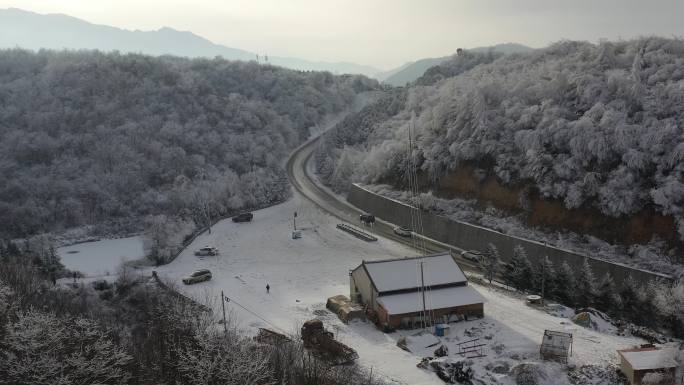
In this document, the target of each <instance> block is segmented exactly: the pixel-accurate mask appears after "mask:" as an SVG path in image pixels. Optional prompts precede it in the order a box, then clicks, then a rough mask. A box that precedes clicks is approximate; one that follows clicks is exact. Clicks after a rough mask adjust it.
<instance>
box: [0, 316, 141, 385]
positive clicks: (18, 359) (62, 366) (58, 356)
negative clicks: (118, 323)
mask: <svg viewBox="0 0 684 385" xmlns="http://www.w3.org/2000/svg"><path fill="white" fill-rule="evenodd" d="M130 362H131V357H130V356H129V355H128V354H126V353H125V352H124V351H123V350H122V349H121V348H120V347H118V346H116V345H115V344H114V343H113V342H112V341H111V340H110V339H109V337H108V336H107V334H106V332H105V331H104V330H102V329H101V328H100V327H99V326H98V325H96V324H95V323H94V322H93V321H91V320H88V319H85V318H57V317H55V316H54V315H51V314H46V313H40V312H36V311H29V312H26V313H20V314H19V315H18V317H17V320H16V322H13V323H12V324H11V325H8V327H7V328H6V332H5V335H4V338H3V339H2V341H0V384H13V385H22V384H25V385H29V384H48V383H57V384H58V383H64V384H79V383H82V384H85V383H88V384H95V383H97V384H127V383H128V380H129V379H130V378H131V373H130V372H129V364H130Z"/></svg>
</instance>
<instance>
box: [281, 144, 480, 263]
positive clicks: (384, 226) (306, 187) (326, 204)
mask: <svg viewBox="0 0 684 385" xmlns="http://www.w3.org/2000/svg"><path fill="white" fill-rule="evenodd" d="M319 138H320V137H317V138H314V139H311V140H309V141H307V142H306V143H304V144H303V145H301V146H300V147H299V148H297V149H296V150H295V151H294V152H292V154H291V155H290V158H289V159H288V160H287V165H286V168H287V175H288V179H289V180H290V183H291V184H292V186H293V187H294V188H295V190H297V192H298V193H299V194H301V195H302V196H303V197H305V198H306V199H308V200H310V201H311V202H313V203H314V204H315V205H317V206H318V207H320V208H321V209H322V210H324V211H326V212H328V213H329V214H331V215H332V216H334V217H336V218H338V219H339V220H341V221H343V222H347V223H349V224H351V225H355V226H357V227H359V226H361V223H360V222H359V215H360V214H364V212H363V211H361V210H359V209H358V208H356V207H355V206H353V205H351V204H350V203H348V202H346V201H344V200H342V199H340V198H339V197H337V196H336V195H334V194H333V193H331V192H330V191H329V190H327V189H326V188H324V187H322V186H320V185H319V184H317V183H316V181H315V180H314V178H313V177H312V175H310V171H309V170H310V169H309V167H308V166H309V162H310V161H311V158H312V157H313V154H314V150H315V149H316V146H317V144H318V140H319ZM394 227H395V225H394V224H392V223H389V222H385V221H383V220H382V219H379V218H377V219H376V222H375V225H374V226H373V227H372V228H369V227H363V230H364V231H367V232H370V233H372V234H373V235H378V236H381V237H384V238H388V239H391V240H394V241H396V242H400V243H403V244H405V245H407V246H409V247H413V248H415V249H417V250H418V251H420V250H421V249H422V247H423V242H424V247H425V252H426V253H428V254H431V253H438V252H443V251H448V250H451V251H453V252H454V253H453V254H454V255H455V256H456V257H457V259H458V261H459V264H460V265H461V266H462V267H463V268H465V269H467V270H477V266H476V265H475V264H474V263H473V262H471V261H468V260H465V259H462V258H460V254H459V253H460V252H461V251H463V250H462V249H459V248H457V247H454V246H451V245H447V244H444V243H441V242H438V241H435V240H433V239H430V238H427V237H422V236H418V237H419V239H418V240H416V242H415V244H414V241H413V239H411V238H408V237H401V236H399V235H397V234H395V233H394V231H393V229H394ZM420 239H422V242H421V241H420Z"/></svg>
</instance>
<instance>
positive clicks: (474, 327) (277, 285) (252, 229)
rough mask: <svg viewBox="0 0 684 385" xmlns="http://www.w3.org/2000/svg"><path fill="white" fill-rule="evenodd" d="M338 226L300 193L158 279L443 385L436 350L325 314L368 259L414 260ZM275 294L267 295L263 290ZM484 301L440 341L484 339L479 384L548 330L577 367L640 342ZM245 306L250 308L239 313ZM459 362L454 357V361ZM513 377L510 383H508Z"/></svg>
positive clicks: (528, 353) (489, 294)
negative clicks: (409, 348) (201, 272)
mask: <svg viewBox="0 0 684 385" xmlns="http://www.w3.org/2000/svg"><path fill="white" fill-rule="evenodd" d="M295 211H296V212H297V213H298V217H297V226H298V229H300V230H302V234H303V237H302V239H298V240H293V239H291V231H292V215H293V213H294V212H295ZM336 223H337V222H336V221H335V219H334V218H332V217H331V216H329V215H327V214H325V213H324V212H322V211H321V210H319V209H318V208H317V207H315V206H313V205H312V204H311V203H309V201H307V200H305V199H303V198H300V197H299V196H295V197H294V198H292V199H291V200H289V201H287V202H285V203H283V204H280V205H277V206H274V207H270V208H267V209H264V210H260V211H257V212H255V213H254V220H253V221H252V222H251V223H239V224H236V223H232V222H231V221H230V220H224V221H221V222H219V223H218V224H216V225H215V226H214V227H213V228H212V233H211V234H208V233H205V234H203V235H201V236H200V237H198V239H197V240H195V242H194V243H193V244H192V245H191V246H190V247H189V248H188V249H186V250H185V251H184V252H183V253H181V255H180V256H179V257H178V258H177V259H176V260H175V261H173V262H172V263H171V264H169V265H166V266H162V267H159V268H157V272H158V273H159V275H160V276H161V277H164V278H166V279H168V280H170V281H172V282H174V283H176V284H177V286H178V289H179V290H180V291H181V292H183V293H184V294H187V295H190V296H193V297H195V298H197V299H198V300H200V301H203V300H205V299H206V298H207V297H209V298H213V299H214V303H215V305H214V306H215V308H216V311H217V314H220V311H221V304H220V301H219V300H218V298H220V292H221V290H223V291H224V293H225V295H226V296H228V297H229V298H231V302H228V303H226V305H227V310H228V311H229V312H230V313H231V315H232V316H233V317H234V318H236V319H237V321H238V322H239V324H240V326H241V327H243V328H244V329H246V330H247V331H252V332H253V331H254V328H255V327H268V328H272V329H280V330H282V331H285V332H293V331H295V330H296V328H297V327H298V325H301V322H302V321H304V320H307V319H310V318H314V317H318V318H321V319H323V320H324V322H325V323H326V327H327V328H328V329H329V330H331V331H333V332H334V333H335V334H336V336H337V338H338V339H339V340H341V341H342V342H344V343H346V344H347V345H349V346H351V347H353V348H354V349H356V350H357V351H358V353H359V356H360V359H359V362H360V363H361V364H363V365H364V366H366V367H367V368H369V369H370V368H373V374H374V376H382V377H384V378H385V379H387V380H393V381H395V382H397V383H403V384H442V383H443V382H442V381H441V380H439V379H438V378H437V376H436V375H435V374H433V373H431V372H428V371H425V370H422V369H419V368H417V367H416V364H417V363H418V361H420V359H421V358H422V357H424V356H426V355H432V351H433V350H434V349H435V348H436V347H431V348H429V349H423V350H421V351H417V352H406V351H404V350H401V349H399V348H398V347H397V346H396V343H397V341H398V339H399V338H400V337H401V336H402V335H406V334H410V332H405V331H401V332H396V333H391V334H385V333H382V332H380V331H378V330H377V329H376V328H375V327H374V326H373V325H371V324H369V323H364V322H353V323H351V324H349V325H345V324H343V323H342V322H340V321H339V320H338V319H337V318H336V317H335V316H334V315H333V314H332V313H330V312H327V311H326V310H325V301H326V299H327V298H328V297H330V296H333V295H337V294H344V295H348V293H349V275H348V273H349V270H350V269H352V268H354V267H356V266H357V265H358V264H359V263H361V261H362V260H364V259H366V260H371V259H384V258H391V257H401V256H407V255H414V253H413V252H412V251H411V250H410V249H408V248H406V247H404V246H403V245H400V244H397V243H394V242H392V241H390V240H386V239H383V238H380V240H379V241H378V242H375V243H366V242H363V241H360V240H358V239H356V238H354V237H352V236H351V235H349V234H347V233H344V232H342V231H339V230H337V229H336V228H335V224H336ZM205 245H211V246H216V247H218V248H219V249H220V255H219V256H217V257H202V258H200V257H196V256H194V255H193V251H194V250H195V249H197V248H199V247H202V246H205ZM199 268H208V269H210V270H211V271H212V273H213V279H212V280H211V281H209V282H204V283H200V284H196V285H190V286H185V285H183V284H182V283H181V281H180V279H181V277H182V276H184V275H186V274H188V273H190V272H192V271H193V270H195V269H199ZM267 284H269V285H270V287H271V291H270V293H266V285H267ZM473 287H475V288H476V289H477V290H478V291H479V292H480V293H481V294H482V295H483V296H484V297H485V298H486V300H487V303H486V304H485V314H486V317H485V318H484V319H482V320H476V321H467V322H461V323H457V324H452V325H451V328H452V329H451V333H450V335H449V336H448V337H447V338H444V340H443V342H444V343H446V345H447V346H448V347H449V348H450V350H451V351H452V352H453V351H454V349H455V343H456V342H457V341H463V340H465V339H468V338H471V336H476V337H473V338H477V337H479V338H481V340H482V341H483V342H484V343H486V344H487V345H486V347H485V353H486V354H487V356H486V357H482V358H476V359H473V367H474V368H475V371H476V375H477V377H480V378H482V377H481V376H482V375H483V374H484V373H485V371H486V370H485V369H484V367H485V366H486V365H487V364H489V363H492V362H495V361H505V362H507V363H509V364H510V366H514V365H515V364H516V363H519V362H526V361H528V360H531V361H535V360H537V359H538V346H539V343H540V341H541V337H542V335H543V333H544V329H553V330H561V331H562V330H570V331H572V333H573V334H574V335H575V343H574V346H573V357H572V360H571V362H574V363H576V364H578V365H583V364H598V365H600V364H610V363H613V364H614V363H616V362H617V356H616V352H615V350H616V349H617V348H623V347H628V346H632V345H634V344H638V343H640V342H642V341H640V340H637V339H634V338H626V337H619V336H615V335H611V334H602V333H599V332H596V331H592V330H587V329H583V328H581V327H579V326H576V325H573V324H572V323H571V322H570V320H569V319H567V318H562V317H555V316H552V315H550V314H547V313H545V312H543V311H540V310H537V309H535V308H531V307H529V306H527V305H526V304H525V302H524V299H522V298H519V297H517V296H514V295H511V294H509V293H507V292H504V291H502V290H497V289H489V288H486V287H482V286H478V285H473ZM240 305H241V306H243V307H245V308H247V309H248V310H245V309H243V308H242V307H241V306H240ZM459 357H460V356H454V355H453V353H452V354H451V357H450V358H451V359H457V358H459ZM506 381H508V380H507V379H504V380H503V382H504V383H506Z"/></svg>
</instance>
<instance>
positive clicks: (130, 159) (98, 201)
mask: <svg viewBox="0 0 684 385" xmlns="http://www.w3.org/2000/svg"><path fill="white" fill-rule="evenodd" d="M0 68H2V70H1V71H0V72H1V73H2V75H0V76H1V77H2V79H1V81H0V100H2V108H0V179H1V180H2V181H3V183H2V185H1V186H0V217H2V218H3V221H2V222H1V223H0V235H4V236H7V237H10V238H14V237H25V236H30V235H33V234H37V233H41V232H45V231H50V230H55V229H62V228H64V227H71V226H81V225H86V224H102V223H103V222H105V221H110V220H119V221H122V222H123V221H130V219H131V218H136V219H140V218H142V217H144V216H147V215H157V214H165V215H177V214H178V211H181V210H187V211H189V212H190V213H189V215H193V216H195V217H197V221H198V224H200V225H205V224H206V217H207V212H209V211H219V213H218V214H225V213H226V212H227V211H228V210H229V209H240V208H245V207H254V206H258V205H264V204H269V203H272V202H273V201H277V200H278V199H281V200H282V199H283V197H285V196H287V193H288V192H289V189H288V187H287V186H286V185H284V184H283V181H284V180H285V179H286V173H285V170H284V169H283V163H284V160H285V159H286V157H287V156H288V154H289V153H290V152H291V150H293V149H294V148H295V147H296V146H297V145H299V144H300V143H302V142H303V141H304V140H305V139H306V138H307V137H308V136H309V134H310V131H309V128H310V127H313V126H316V125H317V124H319V123H322V122H323V120H324V118H325V117H327V116H329V115H331V114H336V113H339V112H342V111H343V110H345V109H347V108H348V107H350V106H351V104H352V102H353V101H354V98H355V95H356V94H357V93H359V92H363V91H366V90H370V89H372V88H376V87H377V86H378V84H377V82H375V81H372V80H370V79H365V78H364V79H360V78H359V77H358V76H344V77H342V76H333V75H332V74H327V73H314V72H302V71H292V70H287V69H284V68H279V67H274V66H270V65H259V64H256V63H245V62H231V61H226V60H223V59H220V58H215V59H184V58H176V57H170V56H165V57H152V56H145V55H138V54H126V55H122V54H119V53H102V52H96V51H92V52H89V51H79V52H75V51H70V52H68V51H64V52H53V51H47V50H41V51H39V52H35V53H34V52H29V51H24V50H20V49H11V50H0ZM179 178H180V179H183V178H185V180H187V181H188V186H195V187H196V186H199V185H203V188H202V189H201V190H199V189H195V190H194V191H191V190H190V189H182V188H180V187H179V186H177V185H176V181H178V180H179ZM186 193H190V194H186ZM204 193H207V194H204ZM237 206H239V207H237ZM210 216H211V215H210ZM200 217H202V218H204V219H200ZM200 222H201V223H200Z"/></svg>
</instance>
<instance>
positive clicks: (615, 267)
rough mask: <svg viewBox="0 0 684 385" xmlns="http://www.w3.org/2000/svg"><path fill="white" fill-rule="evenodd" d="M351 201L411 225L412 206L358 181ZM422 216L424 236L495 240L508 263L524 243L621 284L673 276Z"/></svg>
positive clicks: (468, 242)
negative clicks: (630, 280)
mask: <svg viewBox="0 0 684 385" xmlns="http://www.w3.org/2000/svg"><path fill="white" fill-rule="evenodd" d="M347 201H348V202H349V203H351V204H353V205H354V206H356V207H358V208H359V209H361V210H363V211H365V212H367V213H370V214H373V215H375V216H376V217H379V218H381V219H383V220H385V221H388V222H391V223H394V224H396V225H399V226H407V227H410V224H411V219H410V218H411V217H410V215H411V214H410V209H411V207H410V206H408V205H406V204H404V203H401V202H399V201H396V200H394V199H390V198H387V197H384V196H381V195H378V194H376V193H373V192H371V191H368V190H366V189H364V188H363V187H361V186H359V185H356V184H353V185H352V186H351V188H350V190H349V195H348V196H347ZM422 218H423V229H424V235H425V236H426V237H429V238H432V239H434V240H437V241H439V242H443V243H446V244H449V245H453V246H455V247H457V248H461V249H466V250H481V251H484V250H485V249H486V248H487V245H488V244H489V243H492V244H494V245H495V246H496V247H497V248H498V249H499V254H500V255H501V259H502V260H503V261H504V262H506V261H508V260H510V257H511V255H512V254H513V248H514V247H515V246H516V245H521V246H522V247H523V248H524V249H525V250H526V251H527V255H528V256H529V258H530V261H531V262H532V263H536V262H539V261H540V260H541V258H543V257H544V256H545V255H546V256H548V257H549V260H551V262H552V263H553V264H554V266H556V267H558V266H560V265H561V263H562V262H563V261H567V263H568V264H569V265H570V266H571V267H572V268H573V269H580V268H581V267H582V264H583V263H584V259H586V258H589V264H590V266H591V267H592V270H593V272H594V275H595V276H596V278H597V279H598V278H601V277H603V275H605V274H606V273H607V272H610V274H611V275H612V276H613V279H614V280H615V283H616V284H618V285H619V284H621V283H622V282H623V280H624V279H626V278H627V276H629V275H630V274H631V276H632V277H633V278H634V279H635V280H637V281H638V282H641V283H645V282H648V281H650V280H654V279H668V280H669V279H671V278H670V277H668V276H666V275H663V274H657V273H651V272H648V271H643V270H638V269H634V268H631V267H627V266H624V265H620V264H616V263H612V262H607V261H603V260H600V259H594V258H592V257H591V256H585V255H581V254H577V253H574V252H572V251H569V250H564V249H559V248H557V247H552V246H548V245H545V244H543V243H540V242H536V241H532V240H528V239H524V238H519V237H514V236H510V235H505V234H502V233H500V232H498V231H495V230H491V229H487V228H484V227H480V226H476V225H472V224H469V223H465V222H459V221H455V220H451V219H448V218H446V217H442V216H438V215H434V214H432V213H429V212H427V211H423V212H422Z"/></svg>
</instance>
